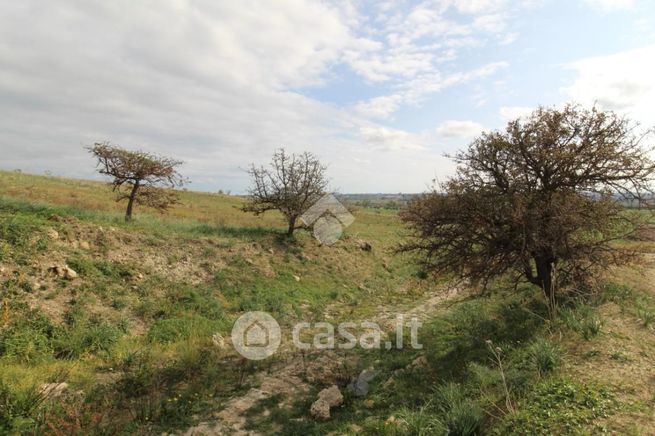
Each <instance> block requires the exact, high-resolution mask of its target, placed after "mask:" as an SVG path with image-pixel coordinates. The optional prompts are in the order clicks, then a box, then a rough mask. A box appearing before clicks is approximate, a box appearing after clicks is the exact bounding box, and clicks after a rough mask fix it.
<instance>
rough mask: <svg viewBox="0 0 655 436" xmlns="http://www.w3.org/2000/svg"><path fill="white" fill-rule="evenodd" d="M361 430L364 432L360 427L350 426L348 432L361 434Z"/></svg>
mask: <svg viewBox="0 0 655 436" xmlns="http://www.w3.org/2000/svg"><path fill="white" fill-rule="evenodd" d="M362 430H364V429H363V428H361V427H360V426H358V425H357V424H350V431H351V432H353V433H361V432H362Z"/></svg>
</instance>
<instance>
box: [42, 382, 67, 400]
mask: <svg viewBox="0 0 655 436" xmlns="http://www.w3.org/2000/svg"><path fill="white" fill-rule="evenodd" d="M67 389H68V383H44V384H42V385H41V387H40V388H39V392H40V393H41V394H43V395H45V396H47V397H53V398H56V397H59V396H61V395H62V394H63V393H64V392H65V391H66V390H67Z"/></svg>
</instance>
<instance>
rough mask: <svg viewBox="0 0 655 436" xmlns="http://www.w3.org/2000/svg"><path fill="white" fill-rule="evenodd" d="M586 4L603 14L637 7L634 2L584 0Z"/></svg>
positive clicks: (626, 0) (628, 0)
mask: <svg viewBox="0 0 655 436" xmlns="http://www.w3.org/2000/svg"><path fill="white" fill-rule="evenodd" d="M584 3H586V4H587V5H588V6H591V7H592V8H594V9H599V10H601V11H603V12H612V11H617V10H622V9H632V8H633V7H634V6H635V2H634V0H584Z"/></svg>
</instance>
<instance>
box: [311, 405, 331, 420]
mask: <svg viewBox="0 0 655 436" xmlns="http://www.w3.org/2000/svg"><path fill="white" fill-rule="evenodd" d="M309 413H311V415H312V416H313V417H314V418H316V419H321V420H327V419H330V405H329V404H328V403H327V402H326V401H325V400H316V401H314V404H312V407H311V408H310V409H309Z"/></svg>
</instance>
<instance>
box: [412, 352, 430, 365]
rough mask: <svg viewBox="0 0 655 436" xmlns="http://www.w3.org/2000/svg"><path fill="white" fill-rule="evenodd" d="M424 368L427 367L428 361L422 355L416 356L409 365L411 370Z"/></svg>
mask: <svg viewBox="0 0 655 436" xmlns="http://www.w3.org/2000/svg"><path fill="white" fill-rule="evenodd" d="M426 366H428V359H427V358H426V357H425V355H424V354H421V355H420V356H418V357H417V358H416V359H414V360H413V361H412V363H411V364H410V367H412V368H425V367H426Z"/></svg>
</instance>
